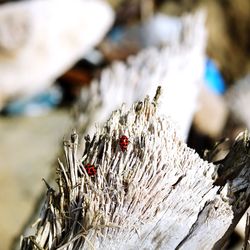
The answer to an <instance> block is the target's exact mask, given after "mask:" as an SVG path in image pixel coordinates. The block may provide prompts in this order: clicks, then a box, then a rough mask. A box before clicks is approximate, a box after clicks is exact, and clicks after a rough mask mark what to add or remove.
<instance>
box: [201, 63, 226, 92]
mask: <svg viewBox="0 0 250 250" xmlns="http://www.w3.org/2000/svg"><path fill="white" fill-rule="evenodd" d="M205 83H206V85H207V86H208V87H209V89H211V90H212V91H213V92H215V93H216V94H219V95H222V94H223V93H224V92H225V90H226V87H225V82H224V79H223V77H222V75H221V73H220V71H219V70H218V68H217V67H216V65H215V63H214V62H213V61H212V60H211V59H209V58H207V60H206V68H205Z"/></svg>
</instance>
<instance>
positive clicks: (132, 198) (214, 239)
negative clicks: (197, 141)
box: [21, 91, 249, 250]
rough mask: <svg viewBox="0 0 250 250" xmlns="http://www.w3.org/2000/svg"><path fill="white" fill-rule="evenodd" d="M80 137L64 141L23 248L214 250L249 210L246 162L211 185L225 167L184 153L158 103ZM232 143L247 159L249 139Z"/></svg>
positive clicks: (123, 112)
mask: <svg viewBox="0 0 250 250" xmlns="http://www.w3.org/2000/svg"><path fill="white" fill-rule="evenodd" d="M158 93H159V91H158ZM156 97H158V96H157V95H156ZM82 136H83V135H81V136H78V134H77V133H76V132H74V133H73V134H72V135H71V139H70V140H69V141H65V143H64V150H65V161H64V162H61V161H59V167H58V172H57V174H58V176H57V177H58V179H57V182H58V191H55V190H53V189H52V188H51V187H49V186H48V192H47V196H46V200H45V202H44V206H43V209H42V211H41V215H40V218H39V222H38V224H37V231H36V234H35V235H34V236H27V237H24V238H23V239H22V241H21V249H25V250H26V249H107V250H110V249H119V250H120V249H126V250H128V249H164V250H166V249H171V250H172V249H185V250H186V249H212V248H213V247H214V248H218V249H220V247H221V246H222V245H223V244H224V242H225V240H226V237H227V235H228V234H229V232H231V230H232V228H233V227H234V226H235V224H236V223H237V221H238V220H239V219H240V217H241V216H242V214H243V213H244V211H245V210H246V208H247V206H248V204H249V182H247V180H246V178H248V179H249V170H248V169H249V168H248V167H247V166H248V162H249V160H248V155H247V158H246V159H247V161H244V162H240V160H239V159H238V158H239V157H238V158H237V161H239V162H238V163H239V164H241V165H240V168H239V167H238V168H237V173H235V176H234V179H232V178H231V180H230V183H229V182H227V181H225V182H223V185H222V186H221V185H215V184H214V183H215V181H216V180H217V179H218V178H221V174H222V172H223V170H224V168H223V167H221V165H218V166H216V165H214V164H212V163H208V162H207V161H204V160H202V159H201V158H200V157H199V156H198V154H197V153H196V152H195V151H194V150H192V149H190V148H188V147H187V145H186V144H185V143H184V142H183V141H182V140H181V139H180V138H181V137H180V136H179V135H178V134H177V132H176V130H175V127H174V124H173V123H172V122H171V120H170V119H169V118H166V117H164V116H161V115H159V114H158V112H157V98H155V99H154V100H153V101H152V102H151V101H150V100H149V98H148V97H146V98H145V99H144V101H142V102H137V103H135V104H134V105H133V106H132V107H131V109H129V110H128V109H127V108H126V107H125V106H124V105H123V106H122V107H121V109H119V110H117V111H115V112H113V113H112V115H111V117H110V118H109V120H108V121H107V122H106V123H105V124H104V126H103V127H102V128H101V127H97V128H96V132H95V134H94V136H93V138H90V137H88V136H85V141H84V142H82V140H80V139H79V138H81V137H82ZM121 136H126V137H127V138H128V143H127V144H126V149H125V150H121V147H120V145H119V141H120V138H121ZM247 142H248V143H247ZM82 143H83V144H84V149H83V151H82V152H79V150H80V149H79V148H82V147H78V146H79V145H81V144H82ZM237 143H242V145H243V146H244V150H245V151H244V152H242V153H244V154H245V155H246V154H248V150H249V138H248V136H246V134H244V136H240V137H239V138H237ZM230 153H231V154H232V153H233V151H230ZM79 155H80V157H79ZM221 164H222V163H221ZM235 164H236V165H237V162H236V163H235ZM86 166H87V167H93V168H95V169H96V173H95V172H93V174H91V175H90V174H89V172H87V171H86ZM218 169H219V170H220V171H218ZM242 171H243V172H244V171H245V174H244V175H243V174H242V173H243V172H242ZM246 173H248V174H246ZM245 176H247V177H246V178H245ZM237 178H238V179H237ZM244 178H245V179H244ZM236 185H237V187H236Z"/></svg>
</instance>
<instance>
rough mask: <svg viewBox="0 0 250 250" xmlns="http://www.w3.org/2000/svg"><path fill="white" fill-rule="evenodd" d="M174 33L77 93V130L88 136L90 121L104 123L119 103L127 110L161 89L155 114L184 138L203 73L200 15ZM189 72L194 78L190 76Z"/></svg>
mask: <svg viewBox="0 0 250 250" xmlns="http://www.w3.org/2000/svg"><path fill="white" fill-rule="evenodd" d="M178 22H179V26H180V27H179V32H178V31H177V32H176V33H177V34H176V35H175V36H174V38H172V39H171V41H169V43H168V44H163V46H162V47H161V48H157V47H151V48H147V49H144V50H142V51H140V52H139V53H138V54H137V55H135V56H131V57H129V58H128V60H127V61H126V62H121V61H116V62H114V63H112V64H111V65H110V66H109V67H108V68H106V69H104V70H103V71H102V72H101V75H100V78H99V79H95V80H93V82H92V83H91V89H89V88H86V89H84V88H83V89H82V92H81V97H80V98H79V101H78V105H77V107H76V118H77V120H78V126H79V127H81V128H83V127H84V128H86V127H87V133H89V134H91V135H93V132H94V126H93V122H96V123H102V124H103V123H104V122H105V121H106V120H107V119H108V117H109V116H110V115H111V113H112V111H113V110H115V109H118V108H119V107H120V106H121V105H122V103H126V104H127V105H132V104H133V103H134V102H135V101H139V100H142V99H143V98H144V97H145V96H146V95H149V96H150V97H151V98H153V96H154V94H155V89H156V88H157V86H158V85H162V87H163V89H164V90H165V91H163V93H162V101H161V105H160V106H159V113H161V114H164V115H166V116H171V117H172V119H173V121H174V122H176V123H177V124H178V128H179V130H180V135H181V136H182V137H183V138H184V139H186V138H187V136H188V131H189V129H190V127H191V123H192V120H193V115H194V113H195V111H196V108H197V106H198V105H197V97H198V93H199V91H200V87H201V85H202V83H203V78H204V70H205V60H206V55H205V50H206V30H205V25H204V22H205V14H204V13H203V12H197V13H195V14H192V15H186V16H183V17H181V18H179V19H178ZM194 72H195V73H194Z"/></svg>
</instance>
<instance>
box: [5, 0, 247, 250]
mask: <svg viewBox="0 0 250 250" xmlns="http://www.w3.org/2000/svg"><path fill="white" fill-rule="evenodd" d="M199 9H203V10H204V11H205V13H206V21H205V27H206V32H207V35H206V36H205V37H204V41H205V43H206V45H205V51H204V54H202V53H203V52H202V49H201V50H200V51H201V52H200V56H201V57H202V60H200V61H199V62H202V67H201V65H200V64H199V65H197V69H198V68H202V70H200V71H199V73H198V72H197V71H196V70H193V69H194V68H195V64H194V67H193V69H191V70H190V72H189V75H190V79H191V78H192V76H193V75H196V74H200V73H201V72H203V73H202V78H203V81H201V83H200V84H199V85H197V89H192V90H191V89H190V93H189V92H187V91H185V82H184V81H183V87H181V88H179V91H180V93H181V92H183V93H184V95H192V93H193V92H195V93H196V94H195V95H194V96H195V102H193V103H192V105H193V104H195V107H193V106H192V108H193V111H195V113H194V114H193V113H192V120H191V124H190V130H189V131H188V134H187V135H186V138H185V139H186V141H187V143H188V145H189V146H190V147H193V148H195V149H196V150H197V152H198V153H199V154H200V155H201V156H202V157H203V155H204V150H205V149H207V148H212V147H213V146H214V144H215V142H216V141H218V140H220V139H221V138H224V137H229V138H231V139H232V138H234V137H235V136H236V135H237V133H238V132H239V131H242V130H244V129H245V128H249V129H250V111H249V108H248V107H249V104H250V99H249V98H250V75H248V74H250V1H249V0H234V1H229V0H203V1H199V0H179V1H178V0H175V1H174V0H173V1H170V0H116V1H113V0H109V1H108V0H107V1H101V0H92V1H87V0H31V1H3V0H2V1H0V111H1V116H0V140H1V142H0V239H1V240H0V249H10V248H11V246H12V244H13V240H14V238H15V237H19V235H20V234H21V233H22V230H23V228H24V227H25V225H26V224H27V223H30V222H31V221H29V220H30V216H31V214H32V211H33V210H34V206H35V205H36V203H37V199H38V198H39V197H40V196H41V193H42V192H45V191H46V188H45V185H44V183H43V181H42V178H45V179H46V180H50V176H51V169H52V168H54V169H55V167H56V164H57V163H56V161H57V158H58V157H59V156H60V155H61V152H60V150H61V145H62V142H63V139H64V137H66V136H67V135H68V133H69V132H70V131H71V130H72V129H73V128H74V127H75V126H76V121H77V122H78V125H79V122H80V123H81V121H82V120H81V119H79V117H80V115H79V112H84V111H81V108H82V110H85V111H86V113H87V115H86V117H87V118H86V117H85V120H84V121H85V123H86V124H87V123H90V120H91V119H90V118H88V116H90V110H89V109H88V108H86V109H85V106H87V107H89V106H88V105H89V103H92V102H93V101H94V100H95V97H96V96H95V94H93V89H92V91H90V88H91V86H90V85H94V84H93V82H92V80H93V79H99V78H100V76H101V77H102V78H101V79H103V78H104V75H102V73H101V72H102V70H103V69H105V68H107V67H110V65H112V63H114V62H115V61H117V60H120V61H123V62H125V61H126V60H127V59H128V58H129V56H131V55H137V54H138V53H140V52H141V51H146V48H148V47H161V48H162V47H164V46H170V47H171V46H172V47H174V44H175V43H176V44H179V43H180V41H179V40H181V37H182V36H186V34H185V32H187V33H188V32H189V31H188V30H186V29H183V30H184V32H183V31H180V32H179V30H182V28H181V25H182V23H181V21H180V18H181V17H182V16H183V15H187V14H192V13H195V12H196V11H197V10H199ZM194 20H196V19H194ZM178 32H179V33H178ZM177 33H178V35H177ZM198 33H199V32H198ZM198 33H197V34H198ZM194 34H196V33H194ZM202 39H203V38H202V36H201V37H199V36H197V37H193V38H192V40H191V41H192V43H195V44H196V42H197V44H203V40H202ZM184 40H185V39H184ZM196 40H197V41H196ZM198 40H202V42H200V43H199V41H198ZM188 41H189V40H188ZM188 41H187V43H188ZM195 46H196V45H195ZM195 46H194V47H195ZM197 46H198V45H197ZM172 47H171V48H172ZM191 47H192V46H191ZM172 50H173V51H174V49H172ZM172 50H171V51H172ZM177 50H178V49H177ZM142 53H144V52H142ZM145 53H146V52H145ZM176 53H177V52H176ZM178 53H179V54H180V53H182V50H178ZM170 54H171V53H170ZM171 56H172V54H171V55H170V56H169V57H170V59H169V60H170V64H171ZM183 58H184V56H183ZM190 58H191V59H189V60H190V63H191V62H192V58H194V59H193V60H196V59H195V58H196V57H195V56H194V57H192V56H191V57H190ZM128 60H130V59H128ZM178 60H179V59H178ZM172 61H173V60H172ZM185 62H186V61H185ZM195 62H196V61H195ZM197 62H198V60H197ZM153 63H154V64H157V59H156V60H155V61H154V62H153ZM158 63H159V64H161V65H160V66H161V67H163V68H164V67H166V68H170V69H171V67H170V66H169V65H166V66H165V65H164V60H159V61H158ZM173 64H174V62H173ZM133 65H134V64H133ZM133 65H132V66H131V67H134V66H133ZM145 67H147V65H145ZM183 67H184V68H185V67H186V65H184V66H183ZM113 71H115V70H113ZM130 71H131V70H130ZM174 72H175V71H174ZM182 72H183V69H181V68H180V69H179V72H178V71H176V72H175V73H174V75H173V79H174V78H175V76H176V78H178V75H181V74H182ZM109 77H111V76H109ZM116 77H118V78H119V74H118V75H117V76H116ZM120 77H121V78H122V77H123V76H122V74H121V75H120ZM134 77H135V78H136V77H137V78H139V74H138V75H136V74H135V76H134ZM185 77H186V76H185ZM164 79H165V78H164ZM152 81H153V79H152ZM187 81H188V79H187ZM91 82H92V83H91ZM100 82H101V80H100ZM173 82H174V81H173ZM152 84H156V83H155V82H154V83H153V82H152ZM157 84H158V83H157ZM162 84H164V83H162ZM116 87H117V90H118V89H119V80H117V86H113V88H114V89H116ZM103 88H104V87H103ZM154 89H155V88H154ZM101 90H102V92H101V96H102V97H101V99H100V100H101V101H100V102H98V105H99V106H100V105H102V106H103V108H102V109H101V111H100V112H105V111H104V110H105V109H108V108H107V107H106V106H105V98H106V99H107V98H108V102H112V100H111V99H112V98H110V96H108V93H109V91H108V87H107V90H106V89H105V88H104V89H101ZM130 91H131V90H130ZM166 91H168V89H167V90H166ZM170 91H171V90H170ZM99 92H100V91H97V93H99ZM94 93H96V92H95V91H94ZM112 93H115V92H112ZM128 93H130V92H129V91H128V90H126V89H125V90H124V95H125V96H126V95H128ZM145 93H146V90H145ZM92 94H93V96H92ZM105 94H106V95H107V96H106V97H105ZM170 94H171V95H172V98H173V99H174V98H175V93H174V92H173V93H170ZM143 95H144V92H143ZM176 96H178V94H176ZM126 98H127V99H129V97H126ZM126 98H125V99H126ZM187 100H188V98H187ZM76 103H77V105H78V108H75V104H76ZM81 105H83V106H84V107H81ZM181 105H183V103H181V102H180V106H181ZM184 105H185V104H184ZM90 106H91V105H90ZM107 106H108V105H107ZM79 107H81V108H79ZM91 107H92V106H91ZM93 107H94V109H95V107H96V106H95V105H94V106H93ZM93 107H92V108H93ZM109 108H110V109H111V110H112V109H114V108H116V107H115V106H112V105H111V107H109ZM173 110H174V109H173ZM193 111H192V112H193ZM99 116H102V114H100V113H99ZM183 116H184V114H183ZM86 119H87V122H86ZM85 123H84V124H85ZM80 127H81V125H80ZM81 129H82V131H85V130H84V128H81ZM228 143H229V144H230V141H229V142H228ZM224 147H225V150H226V149H227V147H228V144H226V146H224ZM33 222H34V221H32V223H33ZM242 235H243V232H239V233H238V236H235V237H236V238H233V240H232V242H231V243H230V244H231V245H230V247H231V249H233V248H235V249H241V248H240V245H239V244H240V241H237V239H238V238H237V237H239V238H240V237H242ZM237 244H238V245H237ZM237 247H238V248H237Z"/></svg>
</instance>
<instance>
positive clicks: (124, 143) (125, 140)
mask: <svg viewBox="0 0 250 250" xmlns="http://www.w3.org/2000/svg"><path fill="white" fill-rule="evenodd" d="M128 143H129V140H128V137H127V136H126V135H122V136H121V137H120V139H119V145H120V148H121V151H122V152H124V151H126V150H127V148H128Z"/></svg>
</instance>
